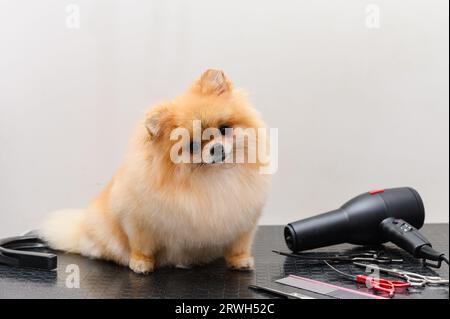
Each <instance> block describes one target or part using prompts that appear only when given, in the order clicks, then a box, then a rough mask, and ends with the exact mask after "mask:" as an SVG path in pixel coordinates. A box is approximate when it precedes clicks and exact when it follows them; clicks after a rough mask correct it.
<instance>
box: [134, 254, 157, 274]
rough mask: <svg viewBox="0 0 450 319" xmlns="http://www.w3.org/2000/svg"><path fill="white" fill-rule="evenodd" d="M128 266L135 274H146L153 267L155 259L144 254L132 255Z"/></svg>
mask: <svg viewBox="0 0 450 319" xmlns="http://www.w3.org/2000/svg"><path fill="white" fill-rule="evenodd" d="M129 266H130V269H131V270H133V271H134V272H135V273H137V274H148V273H151V272H152V271H153V270H154V269H155V261H154V260H153V259H152V258H149V257H144V256H139V257H132V258H131V259H130V264H129Z"/></svg>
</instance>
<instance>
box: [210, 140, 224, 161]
mask: <svg viewBox="0 0 450 319" xmlns="http://www.w3.org/2000/svg"><path fill="white" fill-rule="evenodd" d="M209 154H211V156H212V157H213V158H214V162H222V161H223V160H225V149H224V148H223V145H222V144H220V143H216V144H214V145H213V146H212V147H211V148H210V149H209Z"/></svg>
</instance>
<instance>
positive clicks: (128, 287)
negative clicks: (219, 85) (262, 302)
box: [0, 224, 449, 299]
mask: <svg viewBox="0 0 450 319" xmlns="http://www.w3.org/2000/svg"><path fill="white" fill-rule="evenodd" d="M421 232H422V233H423V234H424V235H425V236H426V237H427V238H428V239H429V240H430V241H431V242H432V244H433V247H434V248H435V249H436V250H438V251H442V252H445V253H446V254H447V255H448V252H449V249H448V244H449V237H448V233H449V227H448V224H428V225H425V226H424V227H423V228H422V229H421ZM384 247H385V249H386V251H387V252H386V253H387V254H390V255H393V256H399V257H401V258H404V259H405V262H404V263H403V264H398V265H395V267H397V268H402V269H404V270H409V271H413V272H420V273H423V274H427V275H433V274H438V275H439V276H441V277H443V278H448V275H449V271H448V266H447V265H446V264H443V265H442V267H441V269H431V268H424V267H423V266H422V265H421V262H420V261H418V260H415V259H414V258H412V257H410V256H409V255H408V254H406V253H405V252H403V251H401V250H399V249H398V248H396V247H395V246H393V245H390V244H388V245H385V246H384ZM272 249H277V250H283V251H288V249H287V248H286V245H285V243H284V237H283V226H260V227H259V230H258V232H257V234H256V238H255V241H254V246H253V251H254V256H255V271H254V272H239V271H231V270H228V269H227V268H226V266H225V262H224V261H223V260H218V261H216V262H214V263H212V264H209V265H206V266H202V267H194V268H191V269H176V268H162V269H157V270H156V271H155V272H154V273H152V274H150V275H147V276H144V275H137V274H134V273H133V272H132V271H131V270H129V269H128V268H126V267H120V266H117V265H115V264H113V263H110V262H106V261H101V260H92V259H88V258H85V257H82V256H78V255H73V254H65V253H58V269H57V270H55V271H41V270H32V269H18V268H11V267H7V266H3V265H0V298H83V299H84V298H202V299H203V298H274V297H273V296H271V295H268V294H264V293H259V292H255V291H252V290H250V289H248V288H247V287H248V285H249V284H255V283H256V284H258V285H261V286H267V287H273V288H276V289H279V290H283V291H287V292H291V291H299V292H303V293H304V294H309V295H311V296H315V297H319V298H321V297H322V298H323V296H320V295H315V294H313V293H309V292H306V291H300V290H296V289H295V288H290V287H288V286H283V285H280V284H277V283H275V282H274V281H275V280H277V279H280V278H282V277H285V276H287V275H288V274H297V275H299V276H303V277H308V278H312V279H316V280H320V281H325V282H328V283H332V284H335V285H339V286H343V287H347V288H353V289H355V288H358V289H361V291H365V292H367V291H369V290H368V289H367V288H365V287H364V286H361V285H359V286H358V285H357V284H355V283H353V282H351V281H347V280H346V279H345V278H342V277H340V276H339V275H338V274H337V273H335V272H334V271H333V270H331V269H329V268H328V267H327V266H326V265H325V264H323V263H320V262H308V261H301V260H298V259H297V260H294V259H292V258H286V257H282V256H279V255H277V254H274V253H272V252H271V250H272ZM355 249H360V248H359V247H357V246H353V245H347V244H345V245H336V246H332V247H326V248H321V249H317V250H314V251H315V252H316V251H317V252H336V253H345V252H347V251H353V252H354V251H355ZM69 265H77V266H78V267H79V275H80V276H79V277H80V287H79V288H68V287H67V286H66V280H68V281H69V283H70V278H71V277H70V275H71V274H73V273H72V271H73V270H72V269H73V268H72V269H71V268H70V267H68V266H69ZM388 266H389V267H394V265H388ZM337 268H338V269H340V270H342V271H345V272H348V273H353V274H361V273H362V272H363V271H364V269H360V268H357V267H354V266H352V265H349V264H339V265H337ZM66 270H68V271H69V273H66ZM68 276H69V277H68ZM383 276H385V275H383ZM387 278H389V277H387ZM393 279H394V278H393ZM410 290H411V292H410V293H409V294H408V295H402V294H397V295H396V296H395V298H439V299H448V298H449V290H448V286H440V287H426V288H414V289H410Z"/></svg>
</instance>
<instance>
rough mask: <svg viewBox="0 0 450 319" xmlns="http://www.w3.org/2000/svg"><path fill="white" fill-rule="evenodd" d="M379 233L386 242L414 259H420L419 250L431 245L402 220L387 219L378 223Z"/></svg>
mask: <svg viewBox="0 0 450 319" xmlns="http://www.w3.org/2000/svg"><path fill="white" fill-rule="evenodd" d="M380 228H381V233H382V235H383V236H384V238H385V239H386V241H391V242H393V243H394V244H396V245H397V246H399V247H400V248H403V249H404V250H406V251H407V252H409V253H410V254H411V255H413V256H414V257H416V258H421V257H422V256H421V248H422V247H423V246H430V247H431V243H430V242H429V241H428V239H426V238H425V237H424V236H423V235H422V234H421V233H419V231H418V230H417V229H416V228H414V227H413V226H411V225H410V224H408V223H407V222H405V221H404V220H403V219H396V218H393V217H389V218H386V219H384V220H383V221H382V222H381V223H380Z"/></svg>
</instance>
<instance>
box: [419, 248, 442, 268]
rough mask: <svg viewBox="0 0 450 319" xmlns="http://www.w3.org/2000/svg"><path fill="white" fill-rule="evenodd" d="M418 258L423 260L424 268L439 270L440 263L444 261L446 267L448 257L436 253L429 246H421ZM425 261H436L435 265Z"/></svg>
mask: <svg viewBox="0 0 450 319" xmlns="http://www.w3.org/2000/svg"><path fill="white" fill-rule="evenodd" d="M418 257H419V258H422V259H423V261H424V264H425V265H426V266H430V267H433V268H440V267H441V264H442V261H444V262H445V263H446V264H447V265H448V257H447V256H446V255H445V254H444V253H440V252H437V251H436V250H434V249H433V248H431V246H429V245H423V246H422V247H420V250H419V252H418ZM427 260H433V261H436V262H437V264H434V263H429V262H428V261H427Z"/></svg>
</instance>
